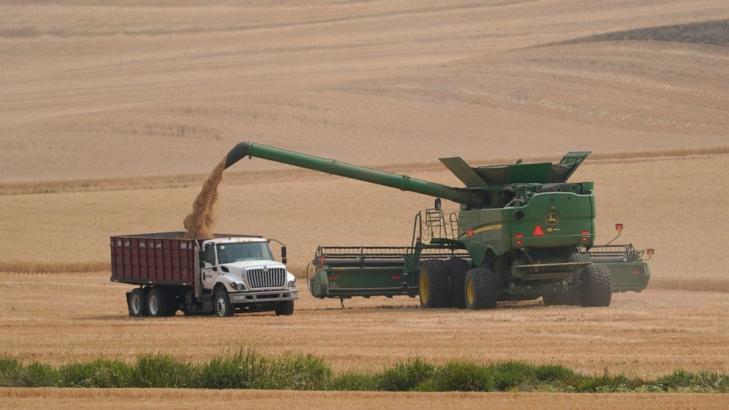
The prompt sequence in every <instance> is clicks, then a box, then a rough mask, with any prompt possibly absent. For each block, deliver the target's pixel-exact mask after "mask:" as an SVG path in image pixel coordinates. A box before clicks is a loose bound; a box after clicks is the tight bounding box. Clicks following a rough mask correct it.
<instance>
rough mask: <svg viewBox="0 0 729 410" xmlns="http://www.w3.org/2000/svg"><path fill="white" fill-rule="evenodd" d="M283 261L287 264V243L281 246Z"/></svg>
mask: <svg viewBox="0 0 729 410" xmlns="http://www.w3.org/2000/svg"><path fill="white" fill-rule="evenodd" d="M281 263H283V264H284V265H285V264H286V245H284V246H282V247H281Z"/></svg>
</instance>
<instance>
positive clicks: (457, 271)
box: [446, 258, 471, 309]
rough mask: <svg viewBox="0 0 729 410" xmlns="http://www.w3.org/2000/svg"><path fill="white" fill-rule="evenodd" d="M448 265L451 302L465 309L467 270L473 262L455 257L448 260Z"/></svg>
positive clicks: (454, 305)
mask: <svg viewBox="0 0 729 410" xmlns="http://www.w3.org/2000/svg"><path fill="white" fill-rule="evenodd" d="M446 266H447V268H448V275H450V279H451V304H452V306H453V307H457V308H461V309H463V308H465V307H466V293H465V292H466V291H465V283H466V272H467V271H468V268H470V267H471V264H469V263H468V261H466V260H464V259H460V258H453V259H448V260H447V261H446Z"/></svg>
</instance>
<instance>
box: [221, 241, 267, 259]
mask: <svg viewBox="0 0 729 410" xmlns="http://www.w3.org/2000/svg"><path fill="white" fill-rule="evenodd" d="M218 259H220V263H221V264H223V263H233V262H238V261H249V260H273V255H271V249H269V247H268V242H239V243H226V244H225V245H218Z"/></svg>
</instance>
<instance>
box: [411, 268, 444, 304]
mask: <svg viewBox="0 0 729 410" xmlns="http://www.w3.org/2000/svg"><path fill="white" fill-rule="evenodd" d="M418 286H419V290H420V306H422V307H427V308H439V307H448V306H450V304H451V300H450V297H451V289H450V283H449V280H448V269H447V266H446V263H445V262H444V261H439V260H435V261H425V262H423V263H422V264H421V265H420V275H419V278H418Z"/></svg>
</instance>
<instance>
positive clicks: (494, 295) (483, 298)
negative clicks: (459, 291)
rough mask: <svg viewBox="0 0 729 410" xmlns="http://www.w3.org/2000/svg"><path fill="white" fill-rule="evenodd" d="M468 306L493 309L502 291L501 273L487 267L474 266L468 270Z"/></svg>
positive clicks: (466, 292)
mask: <svg viewBox="0 0 729 410" xmlns="http://www.w3.org/2000/svg"><path fill="white" fill-rule="evenodd" d="M464 287H465V296H466V308H468V309H493V308H495V307H496V300H497V299H498V297H499V293H501V281H500V280H499V275H498V274H497V273H496V272H494V271H493V270H491V269H489V268H487V267H480V268H473V269H469V270H468V272H466V281H465V285H464Z"/></svg>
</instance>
